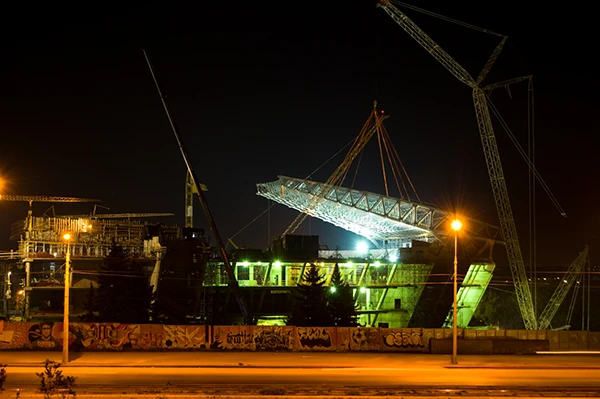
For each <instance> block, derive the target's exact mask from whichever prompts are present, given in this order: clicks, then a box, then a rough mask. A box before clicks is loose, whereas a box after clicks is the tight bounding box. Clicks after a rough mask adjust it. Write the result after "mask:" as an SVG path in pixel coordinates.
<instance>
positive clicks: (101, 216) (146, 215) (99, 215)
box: [65, 212, 175, 219]
mask: <svg viewBox="0 0 600 399" xmlns="http://www.w3.org/2000/svg"><path fill="white" fill-rule="evenodd" d="M174 215H175V214H174V213H159V212H146V213H129V212H127V213H96V214H92V215H65V216H69V217H71V218H90V219H131V218H154V217H163V216H174Z"/></svg>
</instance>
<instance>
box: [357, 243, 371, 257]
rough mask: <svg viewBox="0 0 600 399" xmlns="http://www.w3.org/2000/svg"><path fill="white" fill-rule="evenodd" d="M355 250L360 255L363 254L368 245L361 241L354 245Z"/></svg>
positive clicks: (367, 249)
mask: <svg viewBox="0 0 600 399" xmlns="http://www.w3.org/2000/svg"><path fill="white" fill-rule="evenodd" d="M356 251H357V252H358V253H359V254H360V255H365V254H366V253H367V252H368V251H369V245H367V243H366V242H364V241H361V242H359V243H358V244H357V245H356Z"/></svg>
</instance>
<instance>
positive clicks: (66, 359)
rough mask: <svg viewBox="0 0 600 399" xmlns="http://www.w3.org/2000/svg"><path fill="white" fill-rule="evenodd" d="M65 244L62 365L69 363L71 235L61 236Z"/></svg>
mask: <svg viewBox="0 0 600 399" xmlns="http://www.w3.org/2000/svg"><path fill="white" fill-rule="evenodd" d="M63 239H64V240H65V241H66V242H67V254H66V255H65V305H64V311H63V354H62V361H63V363H69V291H70V288H71V234H69V233H67V234H65V235H64V236H63Z"/></svg>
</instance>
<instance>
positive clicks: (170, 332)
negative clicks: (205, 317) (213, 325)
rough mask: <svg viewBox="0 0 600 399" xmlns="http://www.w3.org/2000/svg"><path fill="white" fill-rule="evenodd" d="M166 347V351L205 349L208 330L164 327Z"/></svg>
mask: <svg viewBox="0 0 600 399" xmlns="http://www.w3.org/2000/svg"><path fill="white" fill-rule="evenodd" d="M163 328H164V340H161V343H162V342H164V344H163V345H164V346H158V345H159V343H158V342H157V343H156V345H157V347H164V348H166V349H205V348H206V346H207V345H206V328H205V326H166V325H165V326H163Z"/></svg>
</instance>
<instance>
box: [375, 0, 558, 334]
mask: <svg viewBox="0 0 600 399" xmlns="http://www.w3.org/2000/svg"><path fill="white" fill-rule="evenodd" d="M391 3H392V1H391V0H381V1H380V2H379V3H378V4H377V6H378V7H380V8H381V9H383V10H384V11H385V12H386V13H387V14H388V15H389V16H390V17H391V18H392V19H393V20H394V21H395V22H396V23H397V24H398V25H400V27H401V28H402V29H404V30H405V31H406V32H407V33H408V34H409V35H410V36H411V37H412V38H413V39H415V40H416V41H417V43H419V44H420V45H421V46H422V47H423V48H424V49H425V50H427V51H428V52H429V53H430V54H431V55H432V56H433V57H434V58H435V59H436V60H437V61H439V62H440V63H441V64H442V65H443V66H444V67H445V68H446V69H447V70H448V71H449V72H450V73H451V74H452V75H454V77H456V78H457V79H458V80H459V81H461V82H463V83H464V84H466V85H467V86H469V87H470V88H471V89H472V90H473V94H472V96H473V103H474V105H475V114H476V116H477V125H478V127H479V133H480V137H481V144H482V146H483V152H484V155H485V161H486V164H487V168H488V173H489V177H490V183H491V185H492V192H493V195H494V200H495V202H496V208H497V211H498V218H499V221H500V229H501V232H502V235H503V238H504V241H505V244H506V252H507V255H508V261H509V265H510V271H511V274H512V278H513V281H514V286H515V292H516V295H517V301H518V303H519V308H520V311H521V317H522V318H523V323H524V324H525V328H526V329H528V330H534V329H536V328H537V321H536V315H535V311H534V307H533V301H532V297H531V291H530V288H529V283H528V279H527V274H526V271H525V265H524V263H523V255H522V253H521V247H520V246H519V239H518V236H517V229H516V226H515V221H514V217H513V213H512V208H511V204H510V201H509V197H508V190H507V188H506V181H505V177H504V172H503V170H502V163H501V162H500V153H499V152H498V146H497V143H496V137H495V135H494V128H493V126H492V120H491V118H490V112H489V107H488V94H487V92H489V91H490V90H492V89H493V88H496V87H507V86H508V85H510V84H513V83H517V82H519V81H522V80H526V79H530V77H529V76H527V77H521V78H515V79H511V80H508V81H505V82H501V83H497V84H494V85H489V86H486V87H483V86H482V85H481V83H482V81H483V80H484V79H485V77H486V76H487V74H488V73H489V71H490V69H491V68H492V66H493V65H494V63H495V62H496V60H497V58H498V56H499V55H500V52H501V51H502V48H503V47H504V43H505V42H506V39H507V36H502V35H498V34H495V33H494V34H495V35H497V36H500V37H502V40H501V41H500V44H498V46H497V47H496V48H495V50H494V51H493V52H492V55H491V56H490V58H489V59H488V61H487V62H486V64H485V66H484V67H483V69H482V71H481V72H480V73H479V76H478V77H477V79H474V78H473V77H472V76H471V75H470V74H469V72H467V71H466V70H465V69H464V68H463V67H462V66H461V65H460V64H458V63H457V62H456V61H455V60H454V59H453V58H452V57H451V56H450V55H448V53H446V52H445V51H444V50H443V49H442V48H441V47H440V46H439V45H438V44H437V43H436V42H434V41H433V40H432V39H431V38H430V37H429V36H428V35H427V34H426V33H425V32H423V31H422V30H421V29H420V28H419V27H418V26H417V25H416V24H415V23H414V22H413V21H412V20H410V19H409V18H408V17H407V16H406V15H405V14H404V13H403V12H402V11H400V10H399V9H398V8H397V7H396V6H394V5H393V4H391ZM396 3H398V2H396ZM463 25H466V24H463ZM470 27H471V28H476V27H473V26H470ZM476 29H477V30H482V29H481V28H476ZM485 32H487V33H493V32H490V31H485ZM517 147H518V146H517ZM518 149H519V150H520V152H521V155H522V156H523V157H524V159H525V160H526V162H527V164H528V166H529V167H530V168H531V170H532V172H533V173H534V175H535V177H536V178H537V180H538V182H539V183H540V184H541V185H542V187H543V188H544V189H545V191H546V192H547V193H548V194H549V196H550V198H551V200H552V201H553V202H554V205H555V206H556V207H557V208H558V209H559V211H560V212H561V214H562V216H565V217H566V214H565V212H564V211H563V210H562V209H561V208H560V205H559V204H558V202H557V201H556V200H555V199H554V197H553V196H552V194H551V193H550V192H549V189H548V188H547V186H546V185H545V183H544V182H543V179H542V178H541V176H540V175H539V174H538V173H537V171H536V170H535V168H534V167H533V165H532V163H531V162H530V161H529V159H528V158H527V156H526V155H524V153H523V152H522V149H521V148H520V147H518Z"/></svg>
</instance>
